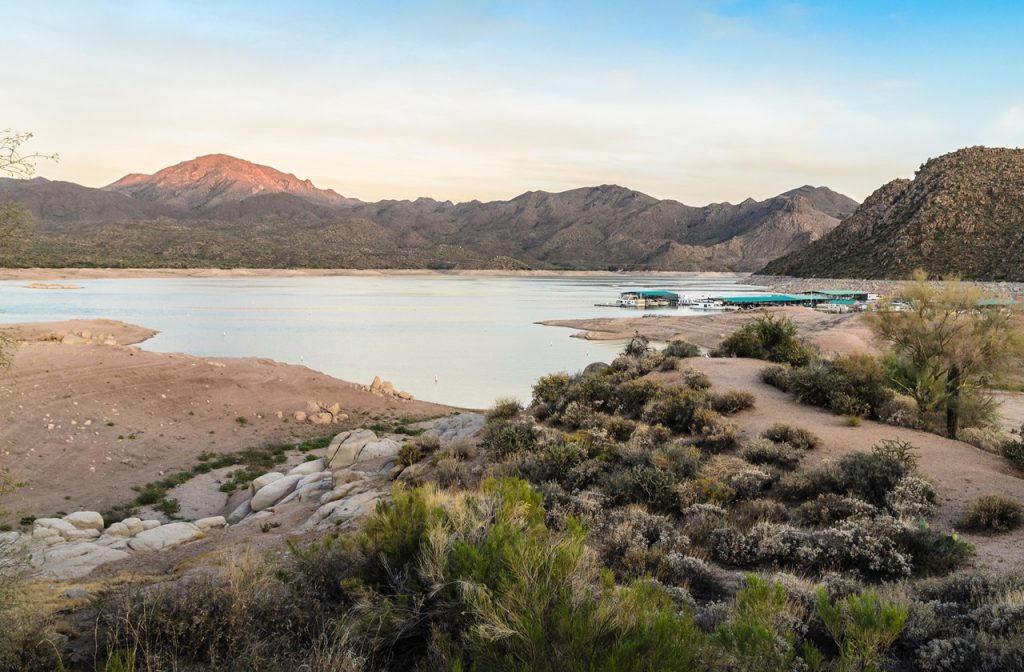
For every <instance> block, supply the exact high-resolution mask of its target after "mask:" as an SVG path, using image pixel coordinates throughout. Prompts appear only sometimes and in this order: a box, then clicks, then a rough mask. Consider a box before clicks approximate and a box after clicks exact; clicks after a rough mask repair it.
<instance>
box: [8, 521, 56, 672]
mask: <svg viewBox="0 0 1024 672" xmlns="http://www.w3.org/2000/svg"><path fill="white" fill-rule="evenodd" d="M28 560H29V559H28V553H27V549H26V548H25V547H24V545H23V543H22V542H21V540H20V539H19V538H18V536H17V535H15V534H13V533H0V670H11V671H12V672H13V671H14V670H19V671H20V670H26V671H27V672H35V671H37V670H38V671H40V672H42V671H44V670H46V671H48V670H54V669H59V668H60V663H59V659H58V656H57V655H56V652H57V647H56V643H57V639H58V635H57V632H56V630H55V629H54V622H53V619H52V618H51V617H50V616H49V615H48V614H47V613H46V611H44V610H43V609H40V608H39V607H38V606H37V605H35V604H33V601H32V600H31V599H30V598H29V596H28V595H26V593H25V584H24V583H23V580H24V579H25V578H26V575H27V573H28V570H29V569H30V565H29V561H28Z"/></svg>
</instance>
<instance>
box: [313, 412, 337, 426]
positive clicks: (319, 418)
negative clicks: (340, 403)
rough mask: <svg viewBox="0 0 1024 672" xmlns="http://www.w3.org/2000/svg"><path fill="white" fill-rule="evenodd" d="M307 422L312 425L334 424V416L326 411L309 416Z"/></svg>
mask: <svg viewBox="0 0 1024 672" xmlns="http://www.w3.org/2000/svg"><path fill="white" fill-rule="evenodd" d="M309 421H310V422H312V423H313V424H314V425H329V424H331V423H333V422H334V416H333V415H331V414H330V413H328V412H327V411H322V412H320V413H314V414H313V415H311V416H310V417H309Z"/></svg>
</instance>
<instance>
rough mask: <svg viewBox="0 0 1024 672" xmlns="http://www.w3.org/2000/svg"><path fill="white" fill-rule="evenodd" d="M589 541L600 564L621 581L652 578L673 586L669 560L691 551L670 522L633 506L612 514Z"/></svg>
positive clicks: (688, 542)
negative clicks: (596, 552) (601, 562)
mask: <svg viewBox="0 0 1024 672" xmlns="http://www.w3.org/2000/svg"><path fill="white" fill-rule="evenodd" d="M591 538H592V540H593V543H594V546H595V548H596V549H597V551H598V554H599V555H600V557H601V560H602V561H603V562H604V564H605V565H607V566H608V567H609V568H611V569H612V570H613V571H614V572H615V574H616V576H617V577H618V578H620V579H639V578H642V577H645V576H651V577H654V578H656V579H658V580H660V581H667V582H669V583H676V582H677V579H678V577H676V576H675V575H674V572H673V570H672V566H671V565H672V563H671V561H670V560H669V557H670V556H672V555H677V556H682V555H685V554H686V552H687V551H688V550H689V547H690V540H689V539H688V538H687V537H686V535H684V534H682V533H681V532H680V531H679V529H678V527H677V526H676V524H675V522H674V521H673V520H672V519H671V518H669V517H667V516H664V515H659V514H652V513H648V512H647V511H645V510H644V509H643V508H641V507H635V506H631V507H627V508H621V509H615V510H613V511H612V512H611V513H610V514H609V515H608V517H607V518H606V519H605V520H604V521H603V523H602V525H601V526H600V528H599V529H597V530H595V531H594V533H593V534H592V536H591Z"/></svg>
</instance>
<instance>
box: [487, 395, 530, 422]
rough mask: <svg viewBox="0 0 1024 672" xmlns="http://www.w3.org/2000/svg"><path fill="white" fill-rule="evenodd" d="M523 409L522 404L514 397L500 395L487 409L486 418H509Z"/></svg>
mask: <svg viewBox="0 0 1024 672" xmlns="http://www.w3.org/2000/svg"><path fill="white" fill-rule="evenodd" d="M522 410H523V405H522V404H520V403H519V400H518V399H516V398H514V397H502V398H500V399H498V400H496V401H495V402H494V406H492V407H491V409H490V410H489V411H487V419H488V420H509V419H511V418H514V417H515V416H517V415H518V414H519V412H520V411H522Z"/></svg>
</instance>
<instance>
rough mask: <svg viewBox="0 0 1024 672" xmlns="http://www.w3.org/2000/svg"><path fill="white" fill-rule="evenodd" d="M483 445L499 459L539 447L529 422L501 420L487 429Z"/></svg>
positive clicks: (489, 425)
mask: <svg viewBox="0 0 1024 672" xmlns="http://www.w3.org/2000/svg"><path fill="white" fill-rule="evenodd" d="M481 445H482V446H483V447H484V448H486V449H488V450H490V451H492V452H494V453H495V454H496V455H498V456H499V457H504V456H505V455H510V454H512V453H516V452H519V451H529V450H533V449H534V448H536V446H537V436H536V434H535V432H534V428H533V425H532V424H531V423H529V422H525V421H514V422H513V421H508V420H499V421H497V422H493V423H490V424H488V425H487V426H486V427H485V429H484V434H483V441H482V442H481Z"/></svg>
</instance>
